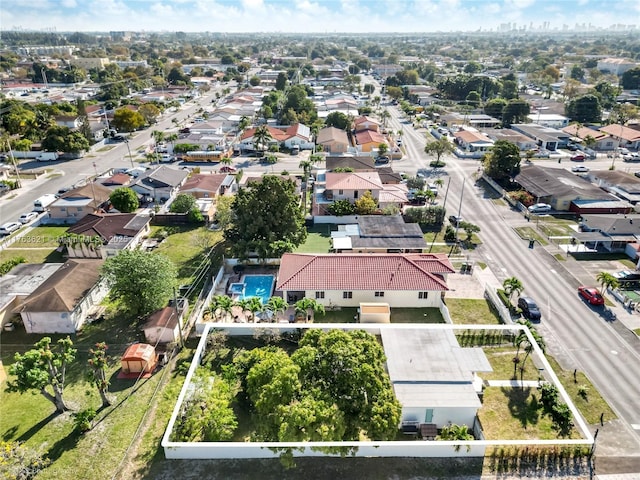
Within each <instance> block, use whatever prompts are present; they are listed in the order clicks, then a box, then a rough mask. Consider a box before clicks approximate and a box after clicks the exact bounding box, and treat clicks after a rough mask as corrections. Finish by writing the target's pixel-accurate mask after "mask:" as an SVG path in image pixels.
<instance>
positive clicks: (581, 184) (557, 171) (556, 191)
mask: <svg viewBox="0 0 640 480" xmlns="http://www.w3.org/2000/svg"><path fill="white" fill-rule="evenodd" d="M515 180H516V182H518V183H519V184H520V185H521V186H522V188H524V189H525V190H526V191H527V192H529V193H530V194H531V195H532V196H533V198H534V199H535V201H536V203H539V202H541V203H548V204H549V205H551V207H552V208H553V209H554V210H558V211H572V212H575V213H579V208H578V206H577V205H576V204H575V203H573V202H574V201H577V200H591V201H594V200H597V201H600V202H605V201H610V202H618V201H619V198H617V197H616V196H615V195H612V194H610V193H607V192H605V191H604V190H602V189H601V188H598V187H597V186H596V185H593V184H592V183H591V182H589V181H588V180H585V179H584V178H582V177H580V176H578V175H575V174H573V173H571V172H569V171H567V170H565V169H562V168H543V167H538V166H537V165H523V166H522V167H521V169H520V173H519V174H518V175H516V177H515ZM617 205H618V206H619V204H617Z"/></svg>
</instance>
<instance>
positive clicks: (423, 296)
mask: <svg viewBox="0 0 640 480" xmlns="http://www.w3.org/2000/svg"><path fill="white" fill-rule="evenodd" d="M428 296H429V292H418V298H420V299H422V300H426V299H427V297H428Z"/></svg>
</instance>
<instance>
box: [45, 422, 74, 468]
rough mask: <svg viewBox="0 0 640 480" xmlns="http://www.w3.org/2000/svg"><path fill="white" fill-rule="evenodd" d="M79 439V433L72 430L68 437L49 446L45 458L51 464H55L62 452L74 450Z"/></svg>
mask: <svg viewBox="0 0 640 480" xmlns="http://www.w3.org/2000/svg"><path fill="white" fill-rule="evenodd" d="M80 437H82V434H81V433H78V432H76V431H75V430H72V431H71V432H70V433H69V435H67V436H66V437H63V438H61V439H60V440H58V441H57V442H56V443H54V444H53V445H52V446H51V448H50V449H49V450H48V451H47V454H46V457H47V458H48V459H49V460H51V463H53V462H55V461H56V460H57V459H59V458H60V457H61V456H62V454H63V453H64V452H67V451H69V450H72V449H74V448H75V447H76V445H78V442H79V441H80Z"/></svg>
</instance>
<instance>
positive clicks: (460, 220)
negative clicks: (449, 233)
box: [449, 215, 463, 227]
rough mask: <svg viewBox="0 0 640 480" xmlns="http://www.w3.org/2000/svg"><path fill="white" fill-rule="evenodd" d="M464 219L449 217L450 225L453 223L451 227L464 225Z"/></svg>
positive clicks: (456, 216) (458, 216)
mask: <svg viewBox="0 0 640 480" xmlns="http://www.w3.org/2000/svg"><path fill="white" fill-rule="evenodd" d="M462 221H463V220H462V217H461V216H460V215H449V223H451V225H453V226H454V227H457V226H460V223H462Z"/></svg>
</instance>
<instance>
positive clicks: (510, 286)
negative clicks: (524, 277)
mask: <svg viewBox="0 0 640 480" xmlns="http://www.w3.org/2000/svg"><path fill="white" fill-rule="evenodd" d="M502 288H503V289H504V291H505V293H506V294H507V295H508V296H509V300H511V298H512V297H513V294H514V293H517V294H518V295H520V294H521V293H522V292H523V290H524V285H522V282H521V281H520V280H519V279H517V278H516V277H509V278H507V279H506V280H505V281H504V282H502Z"/></svg>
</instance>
